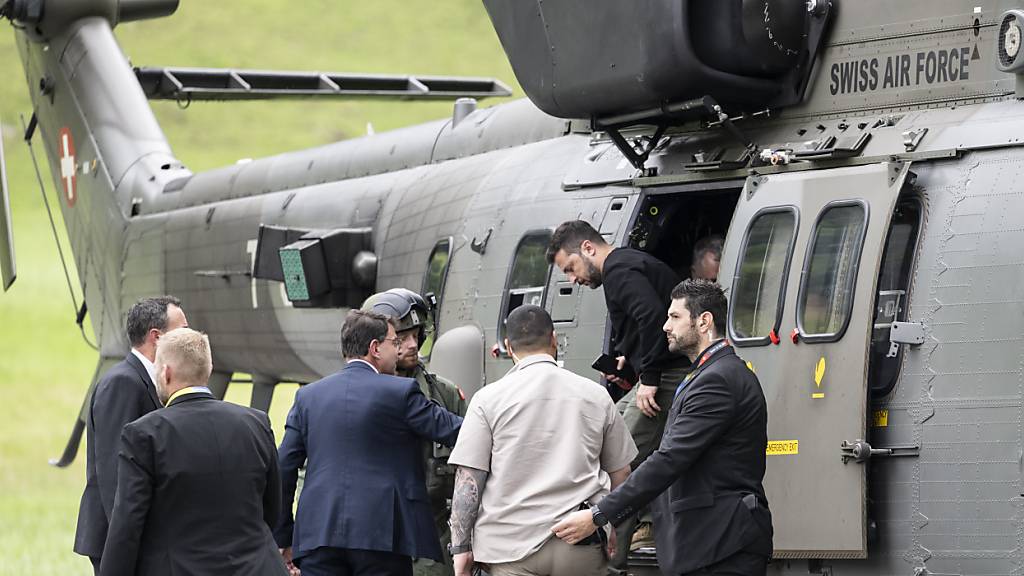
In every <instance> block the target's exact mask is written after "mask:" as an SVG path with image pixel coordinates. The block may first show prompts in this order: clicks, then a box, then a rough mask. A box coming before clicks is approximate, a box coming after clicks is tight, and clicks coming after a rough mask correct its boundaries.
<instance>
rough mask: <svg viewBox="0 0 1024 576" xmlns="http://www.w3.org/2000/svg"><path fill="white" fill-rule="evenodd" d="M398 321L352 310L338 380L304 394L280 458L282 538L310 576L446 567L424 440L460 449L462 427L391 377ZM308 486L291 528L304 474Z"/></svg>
mask: <svg viewBox="0 0 1024 576" xmlns="http://www.w3.org/2000/svg"><path fill="white" fill-rule="evenodd" d="M399 344H400V342H399V341H398V338H397V336H396V335H395V327H394V324H393V321H392V320H390V319H389V318H388V317H386V316H383V315H381V314H378V313H375V312H365V311H361V310H352V311H350V312H349V313H348V315H347V317H346V318H345V324H344V326H342V329H341V348H342V354H343V355H344V356H345V359H346V360H347V362H348V363H347V365H346V366H345V368H344V369H342V370H341V371H340V372H338V373H336V374H333V375H331V376H328V377H327V378H324V379H322V380H319V381H317V382H314V383H312V384H309V385H308V386H304V387H303V388H301V389H300V390H299V391H298V393H296V395H295V404H294V405H293V406H292V409H291V412H290V413H289V414H288V421H287V424H286V425H285V436H284V441H283V442H282V443H281V448H280V464H281V477H282V486H283V490H284V498H283V502H282V503H283V509H284V522H282V523H281V525H280V526H279V528H278V530H277V532H276V533H275V536H276V538H277V543H278V545H279V546H280V547H281V548H282V554H284V557H285V560H286V561H291V560H293V559H294V562H295V564H297V565H298V567H299V568H301V569H302V574H303V576H320V575H335V574H342V575H353V576H355V575H377V574H380V575H385V574H387V575H394V576H401V575H411V574H412V557H416V558H430V559H433V560H436V561H441V560H442V558H443V557H442V555H441V547H440V544H439V543H438V542H439V539H438V535H437V530H436V528H435V527H434V520H433V513H432V511H431V508H430V500H429V498H428V497H427V488H426V483H425V478H424V470H423V452H422V451H423V445H422V442H423V439H429V440H432V441H434V442H439V443H441V444H444V445H446V446H449V447H450V446H452V445H454V444H455V440H456V439H457V438H458V433H459V428H460V427H461V426H462V418H460V417H459V416H456V415H455V414H452V413H451V412H448V411H447V410H445V409H444V408H441V407H440V406H438V405H437V404H434V403H433V402H430V401H429V400H428V399H427V397H426V396H424V395H423V392H421V391H420V388H419V385H418V384H417V383H416V381H415V380H413V379H412V378H399V377H396V376H392V375H391V374H394V372H395V366H396V363H397V361H398V346H399ZM303 463H305V464H306V478H305V483H304V484H303V487H302V494H301V496H300V498H299V506H298V512H297V513H296V518H295V520H294V521H293V520H292V518H291V509H292V500H293V499H294V497H295V484H296V481H297V477H298V469H299V467H300V466H302V464H303Z"/></svg>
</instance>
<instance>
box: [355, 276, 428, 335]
mask: <svg viewBox="0 0 1024 576" xmlns="http://www.w3.org/2000/svg"><path fill="white" fill-rule="evenodd" d="M362 309H363V310H370V311H373V312H377V313H378V314H383V315H385V316H389V317H391V318H394V319H395V323H396V327H395V331H396V332H402V331H404V330H410V329H412V328H419V333H418V334H417V336H416V338H417V340H418V341H419V343H420V344H423V341H424V340H425V339H426V336H427V321H428V320H427V319H428V317H429V316H428V314H429V311H430V309H429V308H428V307H427V302H426V300H424V299H423V297H422V296H420V295H419V294H417V293H415V292H413V291H412V290H408V289H406V288H392V289H391V290H387V291H385V292H378V293H376V294H374V295H373V296H370V297H369V298H367V299H366V301H365V302H363V307H362Z"/></svg>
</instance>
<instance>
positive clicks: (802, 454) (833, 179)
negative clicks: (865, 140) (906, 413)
mask: <svg viewBox="0 0 1024 576" xmlns="http://www.w3.org/2000/svg"><path fill="white" fill-rule="evenodd" d="M906 173H907V167H906V165H904V164H901V163H884V164H875V165H871V166H862V167H851V168H836V169H831V170H814V171H805V172H796V173H787V174H775V175H767V176H764V175H762V176H754V177H751V178H748V179H747V181H746V184H745V186H744V189H743V192H742V194H741V196H740V200H739V202H738V203H737V205H736V211H735V213H734V215H733V220H732V225H731V226H730V227H729V234H728V236H727V238H726V242H725V248H724V250H723V254H722V273H721V274H720V279H721V282H722V284H723V287H725V288H726V289H727V290H728V292H727V294H730V303H729V318H728V326H729V328H728V330H729V338H730V339H731V340H732V342H733V344H734V345H735V346H736V352H737V353H738V354H739V356H740V357H741V358H743V359H744V360H746V361H747V363H748V366H749V367H750V368H751V370H753V371H754V372H755V373H756V374H757V376H758V378H759V379H760V381H761V386H762V387H763V388H764V393H765V398H766V399H767V402H768V446H767V454H768V460H767V471H766V474H765V481H764V483H765V489H766V491H767V494H768V502H769V505H770V506H771V510H772V516H773V519H774V522H773V523H774V528H775V540H774V544H775V553H774V556H775V557H776V558H864V557H866V556H867V535H866V528H867V526H866V525H867V512H866V511H867V502H866V495H865V492H866V483H867V474H866V471H865V466H864V465H863V464H858V463H856V462H855V461H853V460H844V459H843V458H842V457H841V455H842V447H843V443H844V442H848V443H852V442H854V441H856V440H859V439H863V438H864V437H865V432H866V430H867V422H866V415H867V399H868V383H867V366H868V362H867V358H868V354H869V352H870V345H871V344H870V343H871V330H872V323H873V320H874V308H873V307H874V296H875V283H876V282H877V279H878V269H879V263H880V261H881V257H882V249H883V247H884V245H885V239H886V231H887V230H888V229H889V221H890V219H891V217H892V213H893V209H894V206H895V203H896V198H897V196H898V194H899V191H900V188H901V186H902V185H903V180H904V179H905V177H906Z"/></svg>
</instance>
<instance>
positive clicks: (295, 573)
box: [278, 546, 301, 576]
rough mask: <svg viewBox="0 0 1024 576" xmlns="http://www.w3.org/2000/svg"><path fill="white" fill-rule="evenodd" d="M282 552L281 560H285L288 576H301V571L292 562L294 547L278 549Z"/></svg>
mask: <svg viewBox="0 0 1024 576" xmlns="http://www.w3.org/2000/svg"><path fill="white" fill-rule="evenodd" d="M278 550H280V551H281V558H283V559H284V566H285V568H287V569H288V576H299V575H300V574H301V571H299V569H298V568H296V567H295V564H294V563H293V562H292V547H291V546H289V547H287V548H278Z"/></svg>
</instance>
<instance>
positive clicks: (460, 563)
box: [452, 550, 474, 576]
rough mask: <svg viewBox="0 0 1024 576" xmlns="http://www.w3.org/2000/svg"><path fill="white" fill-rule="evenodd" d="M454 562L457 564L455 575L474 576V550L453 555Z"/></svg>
mask: <svg viewBox="0 0 1024 576" xmlns="http://www.w3.org/2000/svg"><path fill="white" fill-rule="evenodd" d="M452 563H453V564H455V576H472V574H473V565H474V562H473V551H472V550H470V551H469V552H463V553H461V554H456V555H455V556H452Z"/></svg>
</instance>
